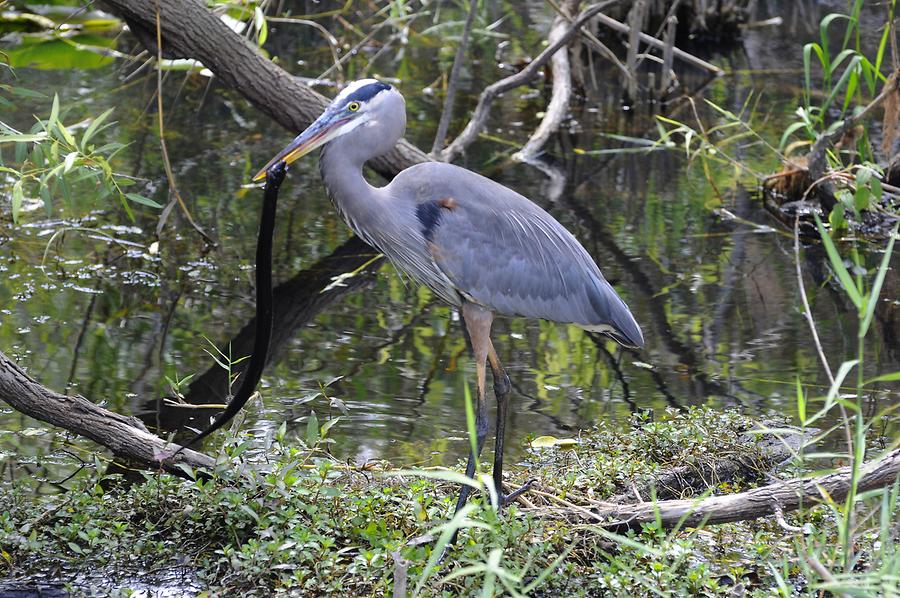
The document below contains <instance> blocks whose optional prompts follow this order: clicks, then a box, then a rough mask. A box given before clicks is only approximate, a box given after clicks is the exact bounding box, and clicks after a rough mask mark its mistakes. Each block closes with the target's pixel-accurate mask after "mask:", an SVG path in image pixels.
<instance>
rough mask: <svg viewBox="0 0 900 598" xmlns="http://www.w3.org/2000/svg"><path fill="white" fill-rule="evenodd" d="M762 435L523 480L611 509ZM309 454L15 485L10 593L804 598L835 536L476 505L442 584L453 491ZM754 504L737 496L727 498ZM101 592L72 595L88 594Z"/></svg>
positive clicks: (735, 419)
mask: <svg viewBox="0 0 900 598" xmlns="http://www.w3.org/2000/svg"><path fill="white" fill-rule="evenodd" d="M752 426H753V424H752V423H751V422H749V421H748V420H747V419H745V418H743V417H741V416H739V415H737V414H735V413H719V412H715V411H712V410H708V409H693V410H691V411H689V412H686V413H669V414H668V415H667V417H666V419H664V420H663V421H659V422H652V421H650V420H649V418H647V417H641V416H636V417H635V418H634V420H633V421H632V425H631V427H630V428H626V429H609V428H607V427H605V426H600V427H598V428H596V429H594V430H593V431H591V432H588V433H584V434H583V435H582V436H581V437H580V438H579V439H578V440H579V443H578V444H577V445H576V447H575V448H574V449H572V450H565V449H558V448H547V449H533V450H532V451H531V459H530V460H529V462H528V463H525V464H524V466H520V467H518V468H515V471H513V473H514V475H515V477H516V478H522V479H525V477H526V476H537V477H538V478H539V483H540V484H542V485H544V486H546V487H552V486H556V487H558V489H559V490H560V491H561V492H565V491H567V490H566V489H568V490H569V491H572V492H576V491H586V488H592V491H593V492H596V493H597V494H598V495H599V496H603V497H607V496H610V495H613V494H616V493H617V492H620V491H621V490H622V489H623V488H627V487H629V486H630V485H632V482H634V483H635V484H641V483H644V482H646V480H645V479H642V478H641V476H642V475H646V472H648V471H650V472H660V471H663V470H667V469H668V468H670V467H672V466H673V465H684V464H685V463H690V462H694V463H700V462H702V461H705V460H710V459H711V457H710V456H711V455H715V454H721V453H722V451H726V452H728V451H731V452H742V453H743V454H745V455H753V454H755V453H756V452H757V449H756V448H755V447H756V444H755V442H753V441H752V440H749V439H750V438H751V437H749V436H747V435H745V434H744V433H745V432H746V431H747V430H749V429H750V428H751V427H752ZM291 444H293V443H291ZM297 444H298V445H300V446H299V447H298V446H291V445H289V443H288V442H286V441H285V439H284V438H283V435H279V436H278V437H277V439H276V442H275V444H274V446H273V447H272V448H271V450H270V451H269V452H268V453H267V455H266V458H265V459H264V460H263V459H260V460H255V459H247V458H246V453H245V452H244V451H245V449H246V448H247V446H248V443H247V442H246V441H242V440H240V439H238V440H237V441H234V442H231V443H229V444H228V445H227V446H226V454H225V455H223V456H222V459H221V460H220V467H219V469H218V471H217V472H215V474H214V475H213V477H212V478H211V479H198V480H196V481H186V480H182V479H177V478H174V477H171V476H167V475H154V474H150V473H144V474H141V476H140V481H138V482H137V483H130V484H129V483H126V482H125V481H124V480H123V479H122V478H121V477H119V476H105V477H104V476H99V475H93V476H83V477H81V478H78V479H77V480H76V481H75V482H73V483H72V485H71V487H70V488H69V489H68V491H67V492H62V493H58V494H52V495H44V496H35V495H34V494H32V493H30V492H29V490H28V489H27V488H23V487H22V486H21V485H14V484H9V483H5V484H3V485H2V486H0V501H2V502H3V504H4V505H5V508H4V509H3V511H2V512H0V557H2V558H0V575H3V576H4V577H7V578H8V579H9V580H15V579H26V578H30V579H34V576H41V577H42V578H52V577H57V578H60V579H62V580H68V581H70V582H71V580H73V579H85V577H84V576H85V575H90V574H94V575H95V576H96V575H97V574H98V572H100V575H102V576H103V577H104V581H103V582H102V587H105V588H107V589H108V588H109V587H110V584H111V583H112V584H113V585H116V586H118V587H119V588H120V589H121V590H122V591H124V592H126V593H127V588H129V587H134V586H133V585H130V584H129V582H128V580H129V579H147V572H148V571H168V572H171V571H183V572H184V579H185V581H184V587H190V588H194V589H195V588H196V587H198V586H199V587H204V588H207V589H208V591H209V592H210V594H212V595H226V594H229V595H235V594H236V593H237V592H240V593H241V594H243V595H271V594H272V593H273V592H275V593H282V594H290V595H298V596H318V595H329V594H338V593H341V594H343V595H354V596H355V595H370V596H384V595H392V593H393V592H394V583H395V581H396V580H403V579H404V578H405V579H406V580H407V581H406V582H405V583H406V584H407V590H408V591H409V592H412V591H413V590H414V589H415V588H416V586H417V584H418V583H419V582H420V580H422V579H423V578H426V579H425V583H424V585H423V588H422V594H423V595H426V596H453V595H471V594H473V593H475V592H476V591H478V592H483V593H482V595H486V596H490V595H492V594H494V593H495V592H496V593H497V594H498V595H499V594H503V593H508V594H510V595H517V594H525V593H530V594H531V595H537V596H540V595H546V596H556V595H566V596H601V595H604V596H605V595H629V596H633V595H652V594H658V593H659V592H663V593H666V594H677V595H707V596H719V595H735V592H737V593H738V594H740V593H741V592H749V593H750V594H752V595H759V596H763V595H771V593H772V592H773V590H774V589H775V588H776V587H777V586H778V584H779V583H781V584H793V586H792V588H793V589H792V591H796V592H799V593H800V594H803V593H804V592H805V591H806V588H807V586H806V578H805V577H804V571H805V565H804V564H803V563H801V562H800V560H799V559H797V558H796V556H795V555H796V554H798V553H799V551H798V550H797V547H798V546H799V545H800V544H802V542H803V541H804V540H803V539H802V538H803V535H804V534H806V535H807V536H809V535H810V534H820V535H821V536H822V538H823V539H824V538H827V537H828V535H829V534H833V533H834V529H833V528H834V525H833V521H831V518H830V516H829V514H828V513H827V512H826V511H825V510H824V509H814V510H812V511H807V512H805V513H804V514H803V515H802V516H798V517H796V518H792V517H790V516H788V521H790V522H791V523H793V524H794V525H797V526H798V527H799V526H805V528H804V530H805V531H804V532H803V533H801V534H799V535H798V534H792V533H791V532H787V531H785V530H784V529H782V528H780V527H779V526H778V525H777V524H775V523H774V522H772V521H761V522H760V521H758V522H748V523H740V524H730V525H722V526H717V527H711V528H709V529H703V530H698V529H684V530H680V531H676V532H667V531H664V530H661V529H659V528H657V527H655V526H653V525H650V526H646V527H645V528H644V529H643V531H642V532H640V533H638V534H633V533H632V534H629V536H628V538H627V539H625V540H622V539H621V538H614V537H611V536H609V535H606V534H603V533H599V532H597V531H595V530H589V529H584V528H583V526H582V527H576V526H572V525H571V524H568V523H566V522H563V521H550V520H542V519H539V518H537V517H535V516H533V515H530V514H526V513H524V512H523V511H520V510H519V509H518V508H517V507H516V506H511V507H509V508H508V509H506V510H505V511H504V512H503V513H502V514H501V515H499V516H498V515H497V514H496V513H495V512H494V511H493V510H492V509H491V508H490V507H485V506H483V502H482V501H474V502H475V508H474V510H473V511H472V512H471V513H470V514H469V516H468V519H469V525H471V526H472V527H468V528H467V529H464V530H463V532H462V535H461V541H460V543H459V545H458V546H457V547H456V548H455V549H453V550H451V551H450V553H449V555H448V557H447V559H445V561H444V562H443V563H442V564H441V565H439V566H438V568H437V570H434V571H430V570H429V567H428V561H429V558H430V557H431V556H432V550H433V548H434V546H435V538H436V537H437V536H438V535H439V534H440V528H439V526H440V525H441V524H443V523H445V522H446V521H447V519H448V517H449V515H450V513H451V510H452V506H453V502H454V498H455V493H456V490H457V487H456V486H455V485H454V484H451V483H449V482H448V481H446V480H442V479H440V478H439V477H438V478H433V477H420V476H418V475H409V474H402V475H386V474H385V471H384V468H382V467H378V468H368V469H367V468H348V467H346V466H343V465H342V464H341V463H339V462H337V461H336V460H334V459H332V458H330V457H328V456H327V455H325V454H324V453H322V452H321V451H319V450H313V451H310V450H308V449H307V448H306V447H305V446H303V445H302V443H301V442H299V441H297ZM428 472H430V473H428ZM642 472H643V473H642ZM426 474H427V475H438V476H439V475H440V472H439V470H434V469H431V470H428V471H427V472H426ZM551 480H552V481H553V483H551ZM743 487H744V483H743V481H741V480H732V481H730V483H729V484H718V485H717V487H716V489H715V490H714V491H715V492H730V491H735V490H740V489H742V488H743ZM801 518H802V520H801ZM864 537H865V536H864ZM867 541H869V542H871V543H873V545H874V543H875V542H877V541H878V538H877V536H875V537H871V538H869V540H867ZM138 575H141V577H137V576H138ZM88 579H90V577H88ZM8 583H9V582H7V584H8ZM92 583H94V582H85V583H84V584H81V585H76V586H75V587H73V588H72V589H74V591H75V592H76V593H81V592H90V587H89V586H90V585H91V584H92ZM96 583H97V584H100V583H101V582H96ZM400 583H404V582H403V581H401V582H400ZM2 587H3V584H2V583H0V588H2ZM189 593H191V594H193V593H195V591H191V592H189Z"/></svg>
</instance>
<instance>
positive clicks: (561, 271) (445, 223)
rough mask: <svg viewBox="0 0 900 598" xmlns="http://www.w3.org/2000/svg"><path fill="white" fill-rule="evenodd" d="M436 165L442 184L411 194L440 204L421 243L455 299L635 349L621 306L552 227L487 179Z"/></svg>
mask: <svg viewBox="0 0 900 598" xmlns="http://www.w3.org/2000/svg"><path fill="white" fill-rule="evenodd" d="M435 166H437V165H435ZM440 166H441V167H442V168H440V169H435V170H438V171H439V172H438V173H432V174H433V175H435V174H439V175H441V176H439V179H444V180H445V182H446V185H441V184H439V183H432V184H430V185H429V186H428V187H429V193H428V194H427V195H428V197H422V196H421V194H420V195H419V202H420V203H425V202H429V201H430V202H436V201H440V202H441V203H440V205H441V206H444V207H442V208H441V209H440V210H439V212H435V213H434V214H433V216H434V218H431V219H429V224H430V226H429V227H428V234H426V235H425V237H426V244H427V247H428V250H429V252H430V253H431V255H432V257H433V259H434V263H435V265H436V266H437V267H438V268H439V269H440V271H441V272H442V273H443V274H444V275H445V276H446V277H447V278H448V279H449V280H451V281H452V282H453V284H454V285H455V286H456V288H457V290H458V291H459V292H460V293H462V294H463V296H465V297H466V298H467V299H469V300H471V301H475V302H477V303H480V304H483V305H485V306H488V307H490V308H491V309H493V310H494V311H496V312H498V313H500V314H503V315H508V316H525V317H532V318H542V319H545V320H552V321H557V322H567V323H573V324H577V325H579V326H582V327H583V328H586V329H588V330H595V331H597V332H601V333H604V334H607V335H608V336H611V337H612V338H614V339H615V340H617V341H619V342H621V343H622V344H625V345H628V346H633V347H640V346H643V344H644V340H643V336H642V335H641V330H640V327H639V326H638V324H637V322H636V321H635V319H634V317H633V316H632V315H631V312H630V311H629V309H628V307H627V306H626V305H625V302H624V301H622V299H621V298H620V297H619V296H618V294H616V292H615V290H614V289H613V288H612V286H611V285H610V284H609V283H608V282H607V281H606V279H604V278H603V275H602V274H601V273H600V270H599V269H598V268H597V265H596V264H595V263H594V261H593V260H592V259H591V257H590V255H589V254H588V253H587V251H586V250H585V249H584V248H583V247H582V246H581V244H579V243H578V241H577V240H576V239H575V237H573V236H572V234H571V233H569V231H567V230H566V229H565V228H564V227H563V226H562V225H561V224H560V223H559V222H557V221H556V220H555V219H554V218H553V217H552V216H550V215H549V214H548V213H547V212H545V211H544V210H542V209H541V208H540V207H538V206H537V205H535V204H534V203H532V202H531V201H529V200H528V199H526V198H525V197H523V196H521V195H519V194H518V193H515V192H514V191H512V190H510V189H508V188H506V187H504V186H502V185H500V184H498V183H496V182H494V181H491V180H490V179H487V178H484V177H481V176H480V175H476V174H474V173H472V172H470V171H467V170H464V169H460V168H456V167H452V166H450V165H440ZM448 176H449V178H451V179H453V180H451V181H446V179H447V178H448ZM461 179H464V180H461ZM432 180H434V179H432ZM441 187H445V188H444V189H442V188H441ZM444 190H446V191H447V192H448V193H447V194H444V193H442V191H444ZM451 190H452V191H451ZM420 191H421V189H420ZM448 198H450V199H449V200H448ZM447 206H449V207H447Z"/></svg>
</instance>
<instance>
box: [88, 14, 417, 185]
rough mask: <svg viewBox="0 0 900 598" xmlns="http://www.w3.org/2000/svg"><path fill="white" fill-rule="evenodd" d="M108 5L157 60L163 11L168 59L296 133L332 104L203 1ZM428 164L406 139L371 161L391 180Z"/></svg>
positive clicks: (164, 38) (163, 42) (164, 41)
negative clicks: (198, 67) (190, 63)
mask: <svg viewBox="0 0 900 598" xmlns="http://www.w3.org/2000/svg"><path fill="white" fill-rule="evenodd" d="M157 3H158V4H157ZM105 4H106V6H108V7H109V8H111V9H112V11H113V12H115V13H117V14H119V15H120V16H121V17H122V18H123V19H125V21H126V22H127V23H128V26H129V28H130V29H131V30H132V31H133V32H134V34H135V35H136V36H137V37H138V39H140V40H141V42H142V43H143V44H144V45H146V46H147V47H148V49H150V50H152V53H153V54H154V55H155V54H156V16H157V12H156V11H157V5H158V7H159V12H160V19H159V21H160V28H161V32H162V45H163V55H164V56H167V57H177V58H192V59H195V60H199V61H200V62H202V63H203V65H204V66H206V67H207V68H209V69H210V70H211V71H212V72H213V73H214V74H215V75H216V77H218V78H219V79H221V80H222V82H223V83H225V85H227V86H228V87H230V88H232V89H234V90H235V91H237V92H239V93H240V94H241V95H243V96H244V97H245V98H247V100H249V101H250V102H251V103H252V104H253V105H254V106H256V107H257V108H259V109H260V110H261V111H263V112H265V113H266V114H268V115H269V116H271V117H272V118H274V119H275V120H276V121H278V123H280V124H281V125H282V126H284V127H285V128H287V129H288V130H290V131H292V132H293V133H299V132H300V131H302V130H303V129H305V128H306V127H308V126H309V124H310V123H311V122H312V121H313V120H315V119H316V118H317V117H318V116H319V114H321V113H322V110H323V109H324V108H325V106H326V105H327V104H328V100H326V99H325V98H324V97H323V96H321V95H319V94H318V93H316V92H315V91H313V90H312V89H310V88H309V87H307V86H306V85H303V84H302V83H300V82H299V81H298V80H297V79H295V78H294V77H292V76H291V75H290V74H289V73H288V72H286V71H285V70H284V69H282V68H281V67H279V66H278V65H276V64H275V63H273V62H272V61H271V60H268V59H267V58H265V57H264V56H263V55H262V54H260V53H259V51H258V50H257V49H256V48H255V47H254V46H252V45H251V44H250V43H249V42H248V41H247V40H245V39H244V38H243V37H241V36H240V35H238V34H237V33H235V32H234V31H232V30H231V29H230V28H229V27H228V26H227V25H226V24H225V23H224V22H222V21H221V20H220V19H219V18H218V17H217V16H216V15H214V14H213V13H212V12H210V11H209V10H208V9H207V8H206V7H205V6H204V4H203V3H202V2H200V1H199V0H105ZM427 160H428V157H427V156H426V155H425V153H424V152H422V151H421V150H419V149H418V148H417V147H415V146H414V145H412V144H411V143H409V142H408V141H405V140H402V139H401V140H400V142H399V143H398V144H397V146H396V147H395V148H394V149H393V150H392V151H391V152H390V153H388V154H387V155H384V156H381V157H379V158H376V159H374V160H372V161H371V163H370V166H372V168H374V169H375V170H376V171H377V172H378V173H380V174H382V175H384V176H386V177H388V178H391V177H393V176H394V175H395V174H397V173H398V172H400V171H401V170H403V169H404V168H408V167H409V166H412V165H413V164H417V163H419V162H425V161H427Z"/></svg>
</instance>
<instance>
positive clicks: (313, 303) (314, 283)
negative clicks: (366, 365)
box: [144, 237, 384, 430]
mask: <svg viewBox="0 0 900 598" xmlns="http://www.w3.org/2000/svg"><path fill="white" fill-rule="evenodd" d="M373 252H374V250H373V249H372V248H371V247H369V246H368V245H366V244H365V243H364V242H363V241H362V240H360V239H359V238H358V237H351V238H350V239H349V240H348V241H347V242H345V243H344V244H343V245H341V246H340V247H339V248H338V249H336V250H335V251H334V252H332V253H331V255H329V256H327V257H325V258H323V259H321V260H319V261H318V262H317V263H316V264H315V265H313V266H312V267H310V268H309V269H307V270H304V271H302V272H300V273H299V274H297V275H296V276H295V277H294V278H292V279H291V280H289V281H287V282H284V283H282V284H280V285H278V286H277V287H276V288H275V289H274V291H273V298H274V314H275V321H276V322H277V325H276V326H275V327H274V329H273V331H272V343H271V348H270V351H269V359H268V360H269V362H271V361H272V360H274V359H275V358H276V356H277V355H279V354H280V353H281V351H282V350H283V348H284V346H285V345H286V344H287V343H288V342H289V341H290V340H291V339H292V338H293V336H294V333H295V331H296V330H297V329H298V328H299V327H301V326H303V325H304V324H306V323H307V322H309V321H310V320H311V319H312V318H314V317H315V316H316V315H318V314H319V312H321V311H322V310H323V309H325V308H326V307H327V306H329V305H330V304H332V303H334V302H335V301H337V300H338V299H339V298H341V297H343V296H344V295H346V294H347V293H349V292H352V291H354V290H356V289H358V288H360V287H362V286H363V285H365V284H367V283H368V282H369V281H371V280H372V277H373V275H374V273H375V272H376V271H377V270H378V268H379V267H380V266H381V264H382V263H383V261H384V258H382V257H380V256H378V257H376V258H375V259H373ZM348 272H351V273H353V275H352V276H349V277H348V276H346V273H348ZM342 275H344V276H343V278H342V280H341V284H336V283H335V278H337V277H339V276H342ZM255 326H256V322H255V318H254V319H251V320H250V321H249V322H248V323H247V324H246V325H244V327H243V328H242V329H241V331H240V332H239V333H238V334H237V335H235V337H234V338H232V339H231V341H230V344H231V350H232V354H233V355H235V356H242V355H247V354H248V353H250V350H251V347H252V344H253V339H254V331H255ZM245 365H246V362H241V363H239V364H235V366H234V368H233V372H234V373H240V372H241V371H242V370H243V368H244V366H245ZM229 388H230V385H229V380H228V378H227V374H226V372H225V371H224V370H223V369H222V368H220V367H219V366H218V365H217V364H213V365H212V366H211V367H210V368H209V369H208V370H206V371H205V372H204V373H202V374H201V375H200V376H198V377H197V378H195V379H194V380H193V381H192V382H191V384H190V385H189V387H188V391H187V393H186V394H185V400H186V401H187V402H188V403H191V404H195V405H198V404H209V403H221V402H222V400H223V398H224V397H227V396H228V393H229ZM155 404H156V402H155V401H153V402H151V404H150V405H147V406H146V407H145V412H144V416H145V417H146V416H147V415H150V414H152V413H153V412H154V411H155ZM196 415H197V413H196V410H193V409H171V408H166V407H165V406H163V408H162V411H161V412H160V415H159V417H160V424H161V427H162V428H163V429H167V430H173V429H176V428H178V427H180V426H182V425H184V424H185V423H186V419H188V418H192V417H195V416H196Z"/></svg>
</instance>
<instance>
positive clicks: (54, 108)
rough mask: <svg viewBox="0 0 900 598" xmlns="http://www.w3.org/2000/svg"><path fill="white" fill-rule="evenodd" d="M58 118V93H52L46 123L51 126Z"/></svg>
mask: <svg viewBox="0 0 900 598" xmlns="http://www.w3.org/2000/svg"><path fill="white" fill-rule="evenodd" d="M58 118H59V95H58V94H53V103H52V104H51V105H50V118H48V119H47V123H48V124H49V125H50V126H53V123H55V122H56V120H57V119H58Z"/></svg>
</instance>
